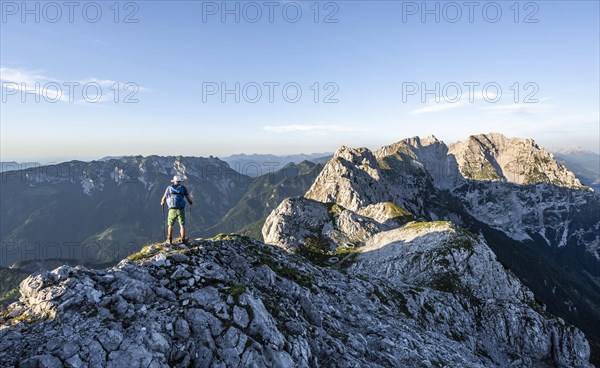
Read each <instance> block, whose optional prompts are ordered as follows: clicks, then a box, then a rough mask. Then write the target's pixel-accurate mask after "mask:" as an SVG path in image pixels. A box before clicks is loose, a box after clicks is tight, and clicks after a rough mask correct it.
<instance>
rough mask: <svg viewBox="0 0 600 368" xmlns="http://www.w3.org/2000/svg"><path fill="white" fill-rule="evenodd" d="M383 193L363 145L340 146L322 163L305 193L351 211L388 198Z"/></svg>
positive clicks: (373, 160)
mask: <svg viewBox="0 0 600 368" xmlns="http://www.w3.org/2000/svg"><path fill="white" fill-rule="evenodd" d="M385 194H386V190H385V186H384V184H383V183H382V181H381V173H380V171H379V168H378V165H377V159H376V158H375V156H374V155H373V153H372V152H371V151H370V150H368V149H366V148H359V149H354V148H348V147H342V148H340V149H339V150H338V151H337V152H336V153H335V155H334V156H333V158H332V159H331V160H330V161H329V162H328V163H327V165H325V167H324V168H323V170H322V171H321V173H320V174H319V176H318V177H317V179H316V180H315V182H314V184H313V185H312V187H310V189H309V190H308V192H306V194H305V197H306V198H310V199H314V200H315V201H319V202H323V203H328V202H333V203H337V204H339V205H340V206H342V207H344V208H347V209H349V210H352V211H355V210H357V209H359V208H361V207H364V206H366V205H369V204H373V203H377V202H385V201H387V200H389V199H387V198H384V197H383V196H384V195H385Z"/></svg>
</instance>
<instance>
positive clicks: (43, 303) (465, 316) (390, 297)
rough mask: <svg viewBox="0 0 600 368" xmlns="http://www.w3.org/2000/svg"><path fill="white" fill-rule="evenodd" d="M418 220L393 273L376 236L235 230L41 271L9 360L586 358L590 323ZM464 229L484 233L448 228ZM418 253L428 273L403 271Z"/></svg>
mask: <svg viewBox="0 0 600 368" xmlns="http://www.w3.org/2000/svg"><path fill="white" fill-rule="evenodd" d="M412 226H413V228H411V225H408V226H407V227H405V228H404V230H403V231H402V234H396V235H389V236H391V237H392V238H393V239H395V242H399V241H403V242H405V244H403V245H399V244H397V243H390V244H389V245H386V246H381V247H379V248H378V249H379V250H380V251H381V250H385V249H390V251H391V252H398V251H399V252H403V251H404V250H403V249H404V248H408V249H407V250H409V251H415V253H413V254H411V257H410V261H407V262H409V263H405V264H402V265H399V266H398V267H396V266H394V271H393V272H394V278H393V279H392V280H389V281H388V280H386V278H385V277H383V276H384V274H383V273H382V272H380V273H379V274H375V275H372V274H371V273H372V271H373V269H374V267H373V265H377V264H379V261H378V260H377V257H382V260H385V262H384V264H387V265H390V266H391V265H392V264H394V258H393V257H391V258H390V257H388V256H387V255H382V254H381V253H380V254H377V252H378V250H376V249H375V247H374V246H373V245H370V246H369V247H372V249H371V248H365V250H366V249H371V250H372V251H369V252H365V253H362V254H360V255H359V256H358V257H357V260H356V261H355V262H351V261H347V262H340V263H339V264H337V265H334V266H330V267H324V266H318V265H315V264H314V263H312V262H309V261H307V260H306V259H305V258H303V257H299V256H296V255H293V254H289V253H288V252H286V251H284V250H281V249H278V248H277V247H272V246H269V245H265V244H262V243H260V242H257V241H253V240H250V239H248V238H243V237H237V236H221V237H220V238H218V239H213V240H203V239H197V240H196V241H194V243H193V245H192V246H191V248H190V249H185V250H177V251H173V250H168V251H167V250H165V249H163V248H161V247H158V246H151V247H147V248H146V249H144V250H143V251H142V252H140V253H139V254H135V255H133V256H131V257H130V259H126V260H123V261H122V262H121V263H120V264H119V265H118V266H115V267H113V268H111V269H107V270H88V269H85V268H83V267H75V268H72V267H69V266H62V267H60V268H57V269H55V270H54V271H52V272H44V273H42V274H38V275H32V276H30V277H29V278H27V279H26V280H25V281H23V283H22V284H21V294H22V296H21V299H20V302H18V303H15V304H13V305H11V306H10V311H9V314H8V316H7V317H8V318H7V320H6V321H5V324H4V325H3V326H2V327H1V328H0V341H1V342H0V364H2V365H3V366H4V365H18V366H19V367H40V366H44V367H63V366H66V367H85V366H90V367H91V366H93V367H98V366H107V367H120V366H128V367H164V366H177V367H186V366H215V367H219V366H220V367H238V366H239V367H288V366H298V367H317V366H338V367H354V366H371V367H391V366H423V367H434V366H462V367H489V366H508V365H509V364H517V365H519V366H531V367H550V366H555V365H561V366H581V367H586V366H589V365H588V363H587V359H588V354H589V347H588V345H587V342H586V341H585V338H584V337H583V334H582V333H581V332H579V331H578V330H577V329H575V328H573V327H571V326H568V325H566V324H565V323H564V322H563V321H561V320H560V319H557V318H555V317H552V316H549V315H547V313H545V312H544V311H543V308H541V306H537V307H535V308H539V310H537V311H536V309H535V308H534V307H528V306H527V304H524V303H529V304H530V305H532V306H535V305H536V304H535V301H534V300H533V299H532V295H531V293H530V292H528V291H527V290H526V289H524V288H523V287H522V286H521V285H520V284H519V282H518V281H517V280H516V279H515V278H514V277H512V276H510V275H509V274H507V273H506V271H504V270H503V269H502V268H501V266H499V265H498V264H497V263H496V264H495V265H494V262H495V260H494V257H493V254H492V253H491V252H490V251H489V249H487V248H486V247H485V245H484V243H481V242H478V241H477V240H475V239H471V238H469V237H470V235H467V234H463V233H460V232H457V230H455V229H454V228H453V227H452V226H451V225H449V224H446V223H441V224H435V223H434V224H429V225H427V226H424V227H416V228H415V227H414V225H412ZM428 226H431V228H429V227H428ZM423 236H425V237H427V236H431V237H435V238H437V237H439V239H433V238H432V239H428V240H425V239H424V238H422V237H423ZM454 237H458V238H459V239H463V240H464V239H467V238H469V239H471V241H473V242H474V243H472V244H471V245H469V246H467V245H464V244H463V245H464V246H463V245H461V244H459V243H456V244H454V243H452V244H446V243H445V242H444V241H438V240H443V239H446V240H448V239H454ZM386 239H387V238H386ZM388 240H389V239H388ZM388 240H384V241H383V243H386V242H387V241H388ZM381 241H382V240H381V239H380V240H379V241H378V244H380V245H381V244H383V243H381ZM390 247H391V248H390ZM471 247H472V249H471ZM467 248H469V249H470V250H467ZM421 251H422V252H421ZM398 255H399V254H398ZM459 255H461V257H462V258H456V256H459ZM465 259H468V260H467V261H466V262H464V261H465ZM442 260H446V262H450V263H449V264H446V263H445V262H442ZM452 260H454V261H452ZM415 264H420V265H421V269H422V270H423V271H424V273H422V274H420V275H416V274H414V273H411V272H407V271H408V269H412V268H413V266H414V265H415ZM428 265H429V266H435V265H438V266H436V267H428ZM490 265H492V266H494V267H492V270H493V272H492V273H490V274H489V275H488V276H485V275H484V274H485V273H487V267H488V266H490ZM405 266H407V269H404V267H405ZM377 267H379V266H376V267H375V268H377ZM440 267H441V268H442V269H444V270H446V271H448V272H455V273H456V274H457V275H458V276H457V278H456V279H454V280H453V282H456V284H455V286H456V287H457V288H464V289H465V290H472V289H473V286H474V284H475V283H476V282H481V281H485V282H488V281H490V282H494V284H490V285H488V286H489V289H480V288H478V290H479V291H478V292H477V293H476V294H473V295H472V296H471V297H472V298H473V299H472V300H471V301H469V300H467V299H466V298H464V297H461V296H460V295H458V294H454V293H452V292H450V291H449V290H447V289H445V288H446V286H443V285H438V286H436V284H435V283H432V282H431V280H432V279H430V278H429V277H428V276H431V277H433V276H435V274H434V273H437V272H438V271H439V270H440ZM427 270H430V271H427ZM467 270H468V271H467ZM461 273H462V274H461ZM380 276H382V277H380ZM496 276H501V277H500V278H498V279H497V278H496ZM465 292H467V291H465ZM475 299H477V300H478V301H479V302H478V303H482V304H481V305H480V304H478V303H475V302H474V300H475ZM504 303H506V304H504ZM488 306H489V307H488ZM477 308H481V315H480V314H478V313H477V312H476V309H477Z"/></svg>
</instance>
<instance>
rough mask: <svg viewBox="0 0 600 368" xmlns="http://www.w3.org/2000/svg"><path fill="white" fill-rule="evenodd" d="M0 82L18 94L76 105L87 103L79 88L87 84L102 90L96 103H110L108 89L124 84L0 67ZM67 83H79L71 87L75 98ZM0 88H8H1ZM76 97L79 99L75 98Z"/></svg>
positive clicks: (110, 95) (139, 89) (111, 97)
mask: <svg viewBox="0 0 600 368" xmlns="http://www.w3.org/2000/svg"><path fill="white" fill-rule="evenodd" d="M0 82H2V83H10V84H11V87H12V88H14V89H15V90H16V91H19V92H25V91H27V92H28V93H34V94H36V95H39V96H41V97H45V98H47V99H49V100H52V101H61V102H70V103H76V104H78V103H88V101H85V100H84V99H83V98H82V96H81V93H82V90H81V88H83V87H82V86H85V85H87V84H89V83H95V84H97V85H99V86H100V87H101V89H102V91H101V92H102V96H101V97H100V98H99V99H98V101H95V102H96V103H99V102H108V101H112V100H113V93H114V91H110V89H111V88H115V85H116V84H118V86H119V88H123V86H124V85H125V84H126V83H123V82H118V81H114V80H110V79H98V78H95V77H90V78H86V79H80V80H74V81H65V80H60V79H56V78H52V77H48V76H46V75H44V71H42V70H26V69H15V68H8V67H3V66H0ZM50 83H52V84H58V85H59V86H60V91H57V89H56V88H55V87H54V86H50V85H49V84H50ZM65 83H67V84H65ZM69 83H79V85H78V86H73V88H74V93H75V96H70V95H69V86H68V84H69ZM2 88H8V87H7V86H3V87H2ZM145 90H146V89H145V88H142V87H138V91H145ZM76 96H78V97H79V98H75V97H76Z"/></svg>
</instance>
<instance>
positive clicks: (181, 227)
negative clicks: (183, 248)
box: [179, 225, 185, 243]
mask: <svg viewBox="0 0 600 368" xmlns="http://www.w3.org/2000/svg"><path fill="white" fill-rule="evenodd" d="M179 228H180V233H181V243H184V242H185V226H184V225H180V226H179Z"/></svg>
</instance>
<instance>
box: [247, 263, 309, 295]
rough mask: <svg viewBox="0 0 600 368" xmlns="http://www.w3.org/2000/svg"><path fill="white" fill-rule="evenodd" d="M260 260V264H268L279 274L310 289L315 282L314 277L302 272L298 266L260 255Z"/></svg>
mask: <svg viewBox="0 0 600 368" xmlns="http://www.w3.org/2000/svg"><path fill="white" fill-rule="evenodd" d="M258 262H259V263H260V264H264V265H267V266H268V267H269V268H270V269H272V270H273V272H275V273H276V274H277V275H278V276H280V277H283V278H286V279H288V280H292V281H295V282H296V283H297V284H298V285H300V286H304V287H306V288H309V289H310V288H311V287H312V285H313V283H314V280H313V278H312V277H310V276H308V275H304V274H302V273H301V272H300V271H299V270H298V269H296V268H293V267H290V266H288V265H285V264H282V263H280V262H276V261H274V260H273V259H272V258H268V257H260V258H259V259H258Z"/></svg>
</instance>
